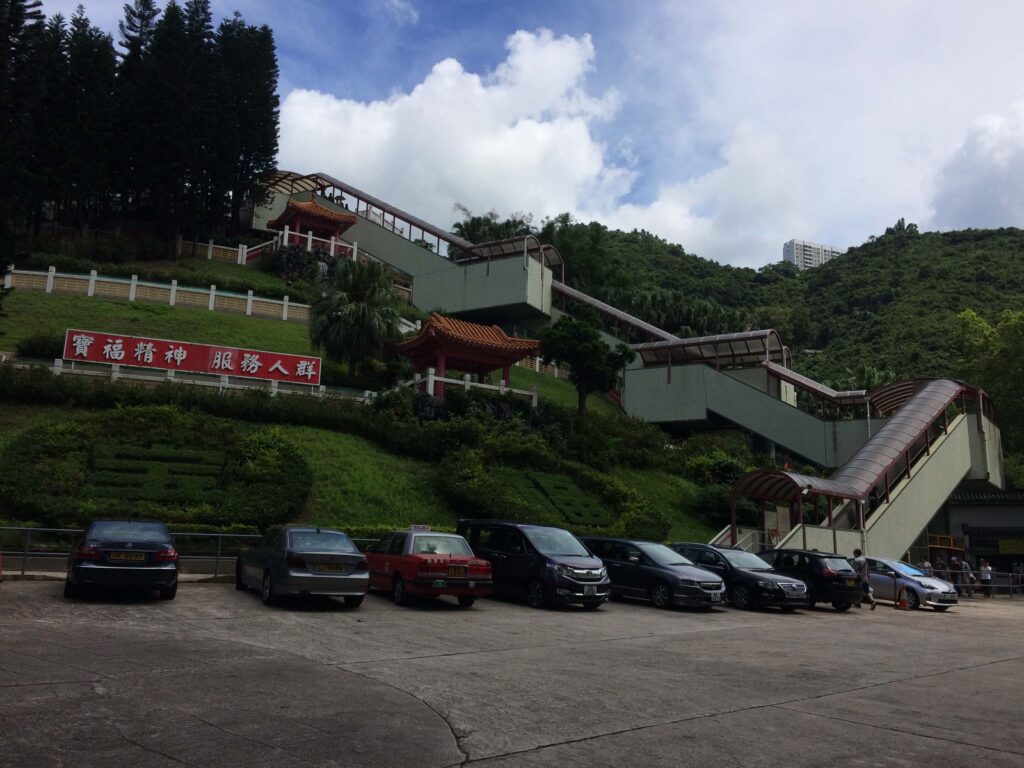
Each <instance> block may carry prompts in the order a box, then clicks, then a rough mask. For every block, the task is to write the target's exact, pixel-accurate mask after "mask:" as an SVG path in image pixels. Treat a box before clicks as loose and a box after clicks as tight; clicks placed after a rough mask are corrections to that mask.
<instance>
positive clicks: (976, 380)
mask: <svg viewBox="0 0 1024 768" xmlns="http://www.w3.org/2000/svg"><path fill="white" fill-rule="evenodd" d="M957 320H958V321H959V326H958V329H957V337H956V341H957V344H958V346H959V349H960V353H961V355H962V358H961V362H960V365H959V370H958V373H959V374H960V376H961V377H962V378H963V379H965V380H966V381H969V382H971V383H972V384H977V385H978V386H980V387H982V388H983V389H984V390H985V391H986V392H987V393H988V395H989V397H991V398H992V400H993V401H994V402H995V404H996V407H997V408H998V409H999V422H1000V426H1001V428H1002V436H1003V441H1004V443H1005V445H1006V446H1007V448H1008V449H1011V450H1016V451H1020V450H1021V449H1024V400H1022V399H1021V396H1020V393H1021V392H1022V391H1024V312H1013V311H1010V310H1005V311H1003V313H1002V314H1000V315H999V320H998V321H997V322H996V324H995V325H992V324H991V323H988V322H987V321H986V320H984V319H983V318H982V317H979V316H978V314H977V313H975V312H974V311H973V310H970V309H968V310H965V311H964V312H961V313H960V314H959V315H958V316H957Z"/></svg>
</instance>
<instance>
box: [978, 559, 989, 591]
mask: <svg viewBox="0 0 1024 768" xmlns="http://www.w3.org/2000/svg"><path fill="white" fill-rule="evenodd" d="M978 566H979V567H978V570H979V571H981V594H983V595H984V596H985V597H992V566H991V565H989V564H988V560H985V559H984V558H983V559H982V560H981V562H980V563H979V564H978Z"/></svg>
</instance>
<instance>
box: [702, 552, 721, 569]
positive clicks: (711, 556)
mask: <svg viewBox="0 0 1024 768" xmlns="http://www.w3.org/2000/svg"><path fill="white" fill-rule="evenodd" d="M697 563H698V564H699V565H717V566H719V567H721V566H722V565H724V563H723V562H722V558H720V557H719V556H718V555H717V554H715V553H714V552H711V551H710V550H707V549H705V550H701V553H700V555H699V556H698V557H697Z"/></svg>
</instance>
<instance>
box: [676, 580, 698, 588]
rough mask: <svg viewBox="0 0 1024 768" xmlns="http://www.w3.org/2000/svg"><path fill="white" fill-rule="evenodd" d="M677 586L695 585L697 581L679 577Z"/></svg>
mask: <svg viewBox="0 0 1024 768" xmlns="http://www.w3.org/2000/svg"><path fill="white" fill-rule="evenodd" d="M679 586H681V587H696V586H697V582H696V581H694V580H693V579H680V580H679Z"/></svg>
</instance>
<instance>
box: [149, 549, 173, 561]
mask: <svg viewBox="0 0 1024 768" xmlns="http://www.w3.org/2000/svg"><path fill="white" fill-rule="evenodd" d="M153 559H154V560H156V562H158V563H174V562H177V560H178V551H177V550H176V549H175V548H174V547H168V548H167V549H161V550H160V551H159V552H157V553H156V554H155V555H153Z"/></svg>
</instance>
